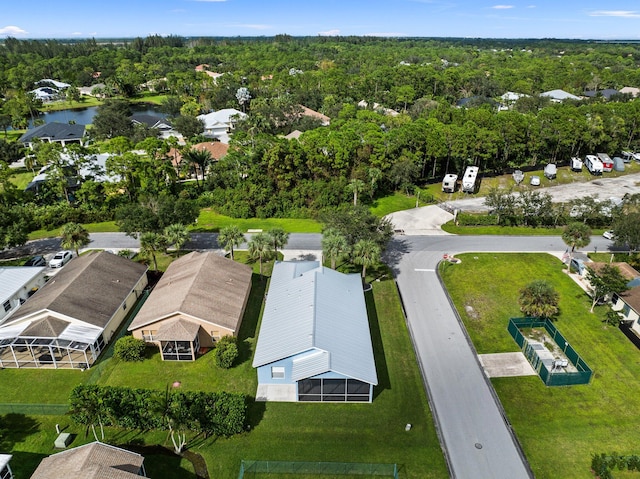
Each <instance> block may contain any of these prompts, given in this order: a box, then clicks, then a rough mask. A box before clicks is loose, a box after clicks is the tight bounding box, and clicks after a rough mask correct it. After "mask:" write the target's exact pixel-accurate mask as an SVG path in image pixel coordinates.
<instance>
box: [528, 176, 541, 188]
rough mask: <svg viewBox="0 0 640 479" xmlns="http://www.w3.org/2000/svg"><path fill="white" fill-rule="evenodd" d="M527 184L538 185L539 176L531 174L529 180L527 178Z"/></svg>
mask: <svg viewBox="0 0 640 479" xmlns="http://www.w3.org/2000/svg"><path fill="white" fill-rule="evenodd" d="M529 184H530V185H531V186H540V177H539V176H535V175H534V176H532V177H531V180H529Z"/></svg>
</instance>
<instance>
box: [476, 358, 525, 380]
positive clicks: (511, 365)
mask: <svg viewBox="0 0 640 479" xmlns="http://www.w3.org/2000/svg"><path fill="white" fill-rule="evenodd" d="M478 359H479V360H480V364H482V367H483V369H484V372H485V374H486V375H487V377H490V378H510V377H517V376H535V375H536V374H537V373H536V371H535V370H534V369H533V367H532V366H531V364H530V363H529V361H527V358H526V357H525V356H524V354H522V352H517V353H496V354H479V355H478Z"/></svg>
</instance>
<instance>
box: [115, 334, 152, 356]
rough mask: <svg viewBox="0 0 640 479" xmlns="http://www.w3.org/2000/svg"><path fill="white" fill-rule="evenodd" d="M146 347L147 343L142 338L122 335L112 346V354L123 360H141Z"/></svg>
mask: <svg viewBox="0 0 640 479" xmlns="http://www.w3.org/2000/svg"><path fill="white" fill-rule="evenodd" d="M146 349H147V343H145V342H144V341H143V340H142V339H137V338H134V337H133V336H124V337H122V338H120V339H118V341H116V344H115V345H114V348H113V354H114V355H115V357H116V358H118V359H122V360H123V361H142V360H143V359H144V352H145V350H146Z"/></svg>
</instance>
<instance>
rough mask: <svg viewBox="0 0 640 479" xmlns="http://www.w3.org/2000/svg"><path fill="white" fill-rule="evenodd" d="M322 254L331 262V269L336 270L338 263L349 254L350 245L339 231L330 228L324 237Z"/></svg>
mask: <svg viewBox="0 0 640 479" xmlns="http://www.w3.org/2000/svg"><path fill="white" fill-rule="evenodd" d="M322 254H324V255H325V256H326V257H328V258H329V259H330V260H331V269H336V262H337V261H338V260H340V259H342V258H344V257H346V256H347V255H348V254H349V243H347V239H346V238H345V237H344V236H343V235H342V234H340V232H339V231H338V230H335V229H331V228H329V229H327V230H326V231H325V232H324V233H323V235H322Z"/></svg>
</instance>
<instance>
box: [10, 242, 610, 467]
mask: <svg viewBox="0 0 640 479" xmlns="http://www.w3.org/2000/svg"><path fill="white" fill-rule="evenodd" d="M247 236H249V235H247ZM216 237H217V236H216V235H215V234H212V233H199V234H196V235H193V237H192V241H191V242H190V243H189V245H188V247H189V248H193V249H211V248H217V242H216ZM320 241H321V235H319V234H309V235H307V234H292V235H291V236H290V238H289V242H288V244H287V246H286V248H285V249H290V250H316V251H317V250H320V249H321V245H320ZM611 245H612V242H611V241H609V240H606V239H604V238H602V237H593V238H592V242H591V244H590V245H589V247H588V250H589V251H591V250H593V249H594V247H597V249H598V250H599V251H601V252H604V251H607V250H609V248H610V247H611ZM138 246H139V243H138V241H137V240H136V239H134V238H130V237H128V236H126V235H124V234H123V233H93V234H91V243H90V245H89V246H88V247H89V248H105V249H115V248H137V247H138ZM57 249H59V240H40V241H34V242H30V243H28V244H27V245H25V247H23V250H24V251H28V252H29V253H30V254H33V253H46V252H52V251H55V250H57ZM565 250H566V245H565V244H564V242H563V241H562V239H561V238H559V237H552V236H535V237H513V236H510V237H506V236H454V235H448V236H396V237H395V238H394V239H393V240H392V242H391V244H390V247H389V249H388V252H387V254H386V258H385V261H386V262H387V263H388V264H389V266H390V267H391V268H392V269H393V270H394V274H395V276H396V280H397V283H398V287H399V290H400V293H401V297H402V300H403V306H404V309H405V313H406V316H407V322H408V327H409V331H410V333H411V338H412V341H413V344H414V348H415V351H416V355H417V358H418V362H419V365H420V368H421V371H422V375H423V380H424V383H425V387H426V389H427V393H428V396H429V400H430V403H431V407H432V411H433V414H434V417H435V420H436V426H437V428H438V433H439V436H440V440H441V442H442V445H443V450H444V451H445V455H446V457H447V461H448V464H449V468H450V471H451V475H452V477H453V478H456V479H467V478H469V479H478V478H480V479H485V478H486V479H489V478H490V479H502V478H504V479H519V478H530V477H533V474H532V472H531V471H530V469H529V466H528V463H527V461H526V458H525V457H524V455H523V454H522V452H521V450H520V447H519V445H518V442H517V439H516V438H515V435H514V434H513V431H512V430H511V427H510V425H509V423H508V420H507V418H506V416H505V414H504V411H503V409H502V406H501V404H500V402H499V400H498V398H497V397H496V395H495V391H494V390H493V387H492V386H491V383H490V382H489V380H488V379H487V378H486V377H485V375H484V372H483V370H482V367H481V365H480V363H479V361H478V358H477V355H476V351H475V349H474V347H473V344H472V343H471V341H470V340H469V338H468V336H467V333H466V331H465V329H464V327H463V326H462V323H461V321H460V319H459V317H458V316H457V312H456V311H455V309H454V308H453V305H452V304H451V303H450V301H449V298H448V296H447V294H446V292H445V290H444V288H443V286H442V284H441V283H440V281H439V279H438V276H437V275H436V272H435V271H436V268H437V265H438V263H439V261H440V260H441V259H442V256H443V254H444V253H448V254H451V253H456V254H457V253H462V252H516V251H528V252H556V253H557V252H564V251H565ZM5 253H6V252H5ZM12 254H13V255H14V256H15V255H16V254H17V252H16V251H15V250H14V251H13V252H12ZM479 280H481V279H479Z"/></svg>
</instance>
